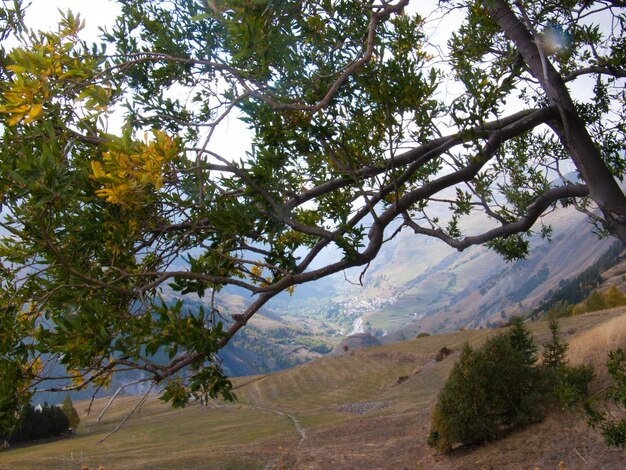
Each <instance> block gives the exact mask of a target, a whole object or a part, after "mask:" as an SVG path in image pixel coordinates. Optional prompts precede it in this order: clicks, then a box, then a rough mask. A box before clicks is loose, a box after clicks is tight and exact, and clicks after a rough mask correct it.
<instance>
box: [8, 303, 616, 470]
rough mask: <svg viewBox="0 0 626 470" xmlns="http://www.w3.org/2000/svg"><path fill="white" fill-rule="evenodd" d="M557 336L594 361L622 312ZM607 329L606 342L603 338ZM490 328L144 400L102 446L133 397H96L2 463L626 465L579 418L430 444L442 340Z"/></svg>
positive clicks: (479, 335) (542, 336)
mask: <svg viewBox="0 0 626 470" xmlns="http://www.w3.org/2000/svg"><path fill="white" fill-rule="evenodd" d="M607 322H611V323H607ZM530 327H531V329H532V331H533V332H534V334H535V338H536V340H537V342H539V343H541V342H544V341H546V340H547V338H548V328H547V325H546V324H545V323H543V322H538V323H532V324H530ZM562 331H563V332H564V333H565V334H566V335H567V336H568V340H569V341H570V343H571V344H573V345H576V344H577V343H580V344H577V348H576V351H577V353H576V354H577V356H576V359H575V360H576V361H581V360H584V358H585V357H591V356H589V354H588V353H586V352H585V351H587V350H588V349H589V348H588V346H589V343H591V342H593V343H594V345H595V346H598V347H600V348H605V349H606V348H607V347H615V345H616V344H618V343H619V344H625V343H626V309H623V308H622V309H616V310H613V311H608V312H598V313H593V314H586V315H581V316H579V317H574V318H570V319H566V320H564V321H563V322H562ZM596 332H597V333H596ZM600 332H602V334H605V335H607V338H608V339H606V340H604V339H602V340H601V339H600V337H601V335H600ZM490 334H493V331H490V330H479V331H459V332H456V333H453V334H448V335H439V336H431V337H424V338H419V339H412V340H408V341H404V342H401V343H397V344H391V345H385V346H379V347H374V348H368V349H361V350H357V351H348V353H347V354H346V355H343V356H340V357H323V358H321V359H318V360H316V361H313V362H311V363H308V364H305V365H302V366H299V367H296V368H293V369H290V370H285V371H281V372H279V373H274V374H271V375H265V376H253V377H245V378H241V379H237V380H236V381H235V386H236V387H237V390H236V392H237V394H238V396H239V402H238V403H236V404H224V403H213V404H212V405H210V406H208V407H203V406H200V405H198V404H194V405H192V406H189V407H187V408H185V409H182V410H173V409H171V408H169V407H168V406H165V405H163V404H161V402H160V401H159V400H158V399H157V398H149V399H148V400H147V401H146V402H145V403H144V405H143V406H142V407H141V409H140V411H139V412H138V413H136V414H135V415H133V416H132V417H131V418H130V419H129V421H128V422H127V423H126V425H125V426H124V427H123V428H122V429H121V430H120V431H119V432H117V433H115V434H113V435H112V436H110V437H109V438H108V439H107V440H105V441H104V442H103V443H101V444H96V443H97V442H98V441H99V440H100V439H102V437H104V436H105V435H106V434H107V433H108V432H110V431H111V430H112V429H113V428H114V427H115V426H116V425H117V424H118V423H119V422H120V421H121V420H122V419H123V418H124V416H125V415H126V414H127V413H128V412H129V411H130V410H131V409H132V408H133V407H134V406H135V404H136V403H137V400H138V398H137V397H123V398H120V399H118V400H116V402H115V403H114V405H113V406H112V407H111V409H110V410H109V411H108V412H107V413H106V414H105V415H104V418H103V419H102V421H100V422H97V420H96V418H97V416H98V414H99V413H100V411H101V410H102V409H103V407H104V406H105V405H106V403H107V400H105V399H99V400H97V401H95V402H94V403H93V405H92V410H91V414H90V415H89V416H85V413H86V409H87V406H88V403H87V402H83V403H80V404H78V405H79V412H80V414H81V416H82V425H81V427H80V428H79V431H78V435H77V436H76V437H74V438H71V439H67V440H62V441H57V442H52V443H46V444H40V445H37V446H32V447H26V448H20V449H14V450H9V451H4V452H2V453H0V469H2V470H8V469H35V468H37V469H40V468H46V469H47V468H55V469H80V468H81V467H82V465H88V466H89V467H90V468H92V469H96V468H98V466H99V465H103V466H104V467H105V468H106V469H126V468H128V469H155V468H157V469H207V468H224V469H227V468H230V469H247V468H250V469H256V468H259V469H262V468H268V469H269V468H277V469H282V468H286V469H352V468H354V469H370V468H371V469H375V468H376V469H377V468H382V469H387V468H388V469H402V468H407V469H408V468H411V469H415V468H421V469H464V468H467V469H469V468H472V469H475V468H479V469H481V468H485V469H489V468H493V469H501V468H504V469H506V468H515V469H518V468H523V469H526V468H529V469H534V468H535V467H539V468H541V469H542V470H543V469H557V468H559V463H560V462H561V461H563V462H564V464H565V465H566V467H565V468H567V469H575V468H585V469H586V468H589V469H599V468H602V469H608V470H610V469H620V468H623V466H622V465H623V462H626V452H624V451H616V450H607V449H606V448H605V447H604V445H603V442H602V439H601V437H600V435H599V434H598V433H597V432H596V431H593V430H589V429H588V428H587V426H586V425H585V423H584V421H583V420H582V419H581V418H580V417H577V416H576V415H574V414H556V415H552V416H549V417H548V419H546V421H545V422H544V423H541V424H539V425H537V426H533V427H531V428H528V429H526V430H523V431H522V432H519V433H516V434H513V435H511V436H509V437H508V438H507V439H505V440H503V441H500V442H497V443H491V444H488V445H486V446H484V447H481V448H478V449H459V450H457V451H456V452H455V453H453V454H452V455H450V456H440V455H436V454H434V453H433V452H432V451H431V450H430V449H428V447H427V446H426V436H427V434H428V429H429V426H430V413H431V409H432V406H433V404H434V402H435V400H436V396H437V393H438V391H439V389H440V388H441V386H442V385H443V383H444V381H445V378H446V377H447V374H448V372H449V370H450V368H451V366H452V364H453V362H454V360H455V356H456V353H453V354H452V355H451V356H449V357H447V358H445V359H444V360H442V361H439V362H438V361H436V360H435V356H436V354H437V352H438V351H439V350H440V349H441V348H442V347H443V346H446V347H447V348H449V349H452V350H454V351H458V350H459V348H460V347H461V346H462V344H463V343H464V342H466V341H469V342H470V343H473V344H477V343H479V342H481V341H483V340H484V339H485V338H486V337H487V336H488V335H490ZM578 338H580V339H581V340H579V341H577V339H578ZM602 338H604V336H602ZM604 342H606V344H605V343H604ZM585 348H587V349H585ZM601 357H602V354H601V355H599V356H598V359H593V360H594V361H598V362H601V359H600V358H601Z"/></svg>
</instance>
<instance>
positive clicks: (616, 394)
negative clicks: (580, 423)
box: [585, 348, 626, 447]
mask: <svg viewBox="0 0 626 470" xmlns="http://www.w3.org/2000/svg"><path fill="white" fill-rule="evenodd" d="M607 369H608V371H609V375H610V377H611V384H610V385H609V387H608V388H607V389H606V391H605V393H606V394H605V396H604V403H603V404H604V406H605V408H606V410H607V411H606V412H600V411H599V410H598V409H597V408H596V405H595V404H594V403H591V402H587V403H586V404H585V409H586V411H587V414H588V416H589V424H590V425H591V426H592V427H599V428H600V429H601V430H602V434H604V440H605V442H606V444H607V446H609V447H624V446H626V350H624V349H622V348H618V349H616V350H613V351H610V352H609V359H608V361H607Z"/></svg>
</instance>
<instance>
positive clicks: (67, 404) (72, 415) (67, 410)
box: [61, 395, 80, 431]
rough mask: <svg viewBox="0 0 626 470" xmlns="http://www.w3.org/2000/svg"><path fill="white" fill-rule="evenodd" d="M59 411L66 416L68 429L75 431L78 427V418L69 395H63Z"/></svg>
mask: <svg viewBox="0 0 626 470" xmlns="http://www.w3.org/2000/svg"><path fill="white" fill-rule="evenodd" d="M61 409H62V410H63V413H64V414H65V416H67V419H68V421H69V427H70V428H72V429H73V430H74V431H76V429H77V428H78V425H79V424H80V416H78V411H76V408H74V404H73V403H72V399H71V398H70V396H69V395H65V398H64V399H63V405H62V407H61Z"/></svg>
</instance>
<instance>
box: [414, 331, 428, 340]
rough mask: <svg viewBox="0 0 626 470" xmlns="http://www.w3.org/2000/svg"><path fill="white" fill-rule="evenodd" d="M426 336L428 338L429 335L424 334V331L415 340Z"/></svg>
mask: <svg viewBox="0 0 626 470" xmlns="http://www.w3.org/2000/svg"><path fill="white" fill-rule="evenodd" d="M427 336H430V333H426V332H425V331H423V332H421V333H420V334H419V335H417V336H416V338H417V339H419V338H426V337H427Z"/></svg>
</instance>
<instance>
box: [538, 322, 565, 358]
mask: <svg viewBox="0 0 626 470" xmlns="http://www.w3.org/2000/svg"><path fill="white" fill-rule="evenodd" d="M548 325H549V327H550V335H551V336H550V341H548V342H547V343H546V344H544V345H543V353H542V355H541V357H542V359H543V365H544V366H545V367H547V368H550V369H555V370H556V369H559V368H560V367H563V366H564V365H565V364H566V363H567V349H568V348H569V345H568V344H567V343H566V342H564V341H561V338H560V336H559V322H558V321H557V320H550V323H549V324H548Z"/></svg>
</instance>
